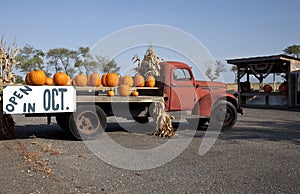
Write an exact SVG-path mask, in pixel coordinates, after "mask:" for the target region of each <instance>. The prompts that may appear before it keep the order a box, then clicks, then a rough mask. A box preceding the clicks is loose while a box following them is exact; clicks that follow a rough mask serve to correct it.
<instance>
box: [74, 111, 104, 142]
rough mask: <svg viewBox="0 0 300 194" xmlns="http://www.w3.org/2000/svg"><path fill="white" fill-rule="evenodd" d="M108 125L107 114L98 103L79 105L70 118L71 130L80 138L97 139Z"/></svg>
mask: <svg viewBox="0 0 300 194" xmlns="http://www.w3.org/2000/svg"><path fill="white" fill-rule="evenodd" d="M106 126H107V122H106V114H105V112H104V111H103V110H102V108H100V107H99V106H96V105H95V106H93V105H85V106H79V107H78V108H77V111H76V112H75V113H73V114H72V115H71V116H70V118H69V127H70V131H71V133H72V135H73V136H74V137H75V138H76V139H78V140H90V139H96V138H97V136H98V135H99V134H101V133H102V132H104V130H105V128H106Z"/></svg>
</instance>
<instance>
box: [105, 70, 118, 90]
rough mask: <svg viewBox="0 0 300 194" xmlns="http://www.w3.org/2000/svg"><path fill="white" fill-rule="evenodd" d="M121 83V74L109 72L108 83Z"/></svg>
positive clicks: (114, 84) (112, 85)
mask: <svg viewBox="0 0 300 194" xmlns="http://www.w3.org/2000/svg"><path fill="white" fill-rule="evenodd" d="M118 84H119V76H118V74H116V73H108V74H107V76H106V85H107V86H109V87H116V86H117V85H118Z"/></svg>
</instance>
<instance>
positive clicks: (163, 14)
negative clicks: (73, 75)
mask: <svg viewBox="0 0 300 194" xmlns="http://www.w3.org/2000/svg"><path fill="white" fill-rule="evenodd" d="M0 3H1V12H0V17H1V18H2V19H1V28H0V35H4V37H5V40H6V41H7V42H12V41H13V39H14V37H15V36H16V39H17V43H18V45H19V47H22V46H24V45H25V44H30V45H32V46H34V47H35V48H39V49H42V50H44V51H47V50H48V49H50V48H55V47H65V48H69V49H77V48H78V47H79V46H89V47H92V46H93V45H94V44H95V43H97V42H98V41H99V40H101V39H103V38H104V37H106V36H107V35H109V34H111V33H113V32H115V31H117V30H120V29H122V28H126V27H129V26H134V25H141V24H162V25H169V26H173V27H175V28H178V29H181V30H183V31H185V32H187V33H190V34H191V35H192V36H194V37H195V38H197V39H198V40H200V41H201V42H202V43H203V44H204V45H205V47H206V48H207V49H208V50H209V51H210V53H211V54H212V55H213V56H214V57H215V59H217V60H221V61H224V60H225V59H228V58H236V57H247V56H257V55H271V54H280V53H282V50H283V49H284V48H286V47H287V46H289V45H292V44H300V25H299V23H300V22H299V18H300V11H299V7H300V1H299V0H289V1H283V0H278V1H277V0H251V1H248V0H247V1H242V0H233V1H230V0H227V1H225V0H224V1H222V0H215V1H214V0H203V1H202V0H185V1H184V0H182V1H179V0H165V1H163V0H161V1H159V0H151V1H148V0H147V1H146V0H145V1H144V0H132V1H130V0H128V1H122V0H119V1H117V0H105V1H104V0H103V1H102V0H97V1H96V0H85V1H84V0H77V1H76V0H74V1H63V0H60V1H58V0H51V1H41V0H26V1H21V0H19V1H17V0H9V1H7V0H5V1H4V0H0ZM158 55H159V53H158ZM130 57H131V56H130ZM224 63H225V61H224ZM223 77H224V80H225V81H226V82H232V80H233V74H232V73H231V72H227V73H224V74H223Z"/></svg>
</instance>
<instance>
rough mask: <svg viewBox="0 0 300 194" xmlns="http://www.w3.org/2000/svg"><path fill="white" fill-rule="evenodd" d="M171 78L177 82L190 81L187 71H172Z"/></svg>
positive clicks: (190, 77)
mask: <svg viewBox="0 0 300 194" xmlns="http://www.w3.org/2000/svg"><path fill="white" fill-rule="evenodd" d="M173 78H174V80H177V81H185V80H186V81H187V80H191V79H192V76H191V74H190V72H189V71H188V70H187V69H174V72H173Z"/></svg>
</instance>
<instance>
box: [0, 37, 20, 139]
mask: <svg viewBox="0 0 300 194" xmlns="http://www.w3.org/2000/svg"><path fill="white" fill-rule="evenodd" d="M18 51H19V49H18V48H17V46H16V41H14V43H13V44H12V47H11V46H6V44H5V43H4V41H3V37H2V38H1V42H0V92H2V90H3V85H6V84H13V83H15V79H16V76H15V74H13V70H14V67H15V65H16V64H17V62H16V60H15V56H16V55H17V53H18ZM2 110H3V100H2V95H1V96H0V139H7V138H10V137H13V136H14V134H15V129H14V128H15V123H14V120H13V118H12V116H11V115H3V111H2Z"/></svg>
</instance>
